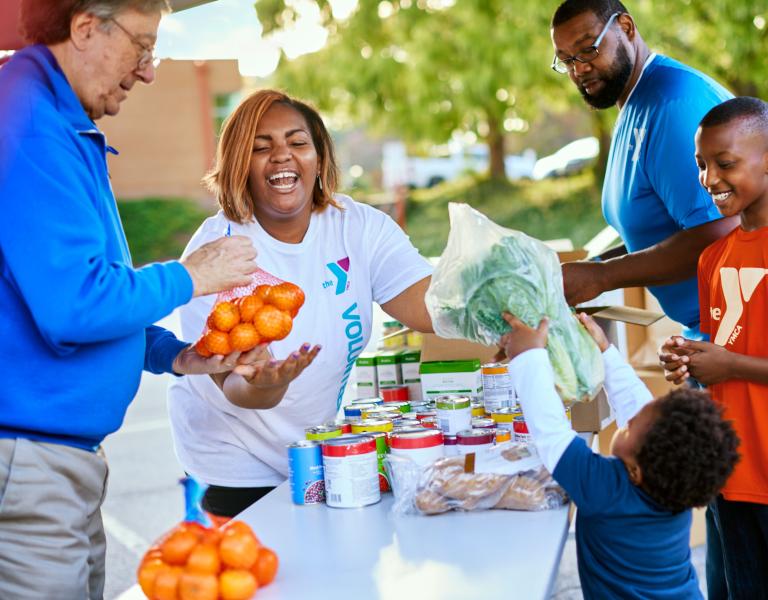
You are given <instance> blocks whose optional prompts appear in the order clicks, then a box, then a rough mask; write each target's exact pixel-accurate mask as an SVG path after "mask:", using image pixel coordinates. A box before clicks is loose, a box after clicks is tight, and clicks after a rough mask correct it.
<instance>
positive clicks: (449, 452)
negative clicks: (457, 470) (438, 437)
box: [443, 433, 459, 456]
mask: <svg viewBox="0 0 768 600" xmlns="http://www.w3.org/2000/svg"><path fill="white" fill-rule="evenodd" d="M443 452H445V455H446V456H457V455H458V454H459V440H458V438H457V437H456V436H455V435H451V434H450V433H443Z"/></svg>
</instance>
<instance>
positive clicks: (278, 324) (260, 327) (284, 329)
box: [253, 305, 293, 341]
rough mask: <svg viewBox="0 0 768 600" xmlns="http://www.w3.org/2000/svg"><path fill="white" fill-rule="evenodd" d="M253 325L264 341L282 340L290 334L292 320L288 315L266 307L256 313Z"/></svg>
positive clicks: (271, 307)
mask: <svg viewBox="0 0 768 600" xmlns="http://www.w3.org/2000/svg"><path fill="white" fill-rule="evenodd" d="M253 324H254V326H255V327H256V331H258V332H259V335H260V336H261V337H262V338H263V339H264V340H269V341H272V340H282V339H283V338H284V337H285V336H287V335H288V334H289V333H290V332H291V328H292V327H293V319H291V317H290V315H288V313H285V312H283V311H282V310H280V309H278V308H275V307H274V306H269V305H267V306H263V307H261V308H260V309H259V310H258V311H257V312H256V316H255V317H254V318H253Z"/></svg>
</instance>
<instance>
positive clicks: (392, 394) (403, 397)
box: [379, 385, 410, 402]
mask: <svg viewBox="0 0 768 600" xmlns="http://www.w3.org/2000/svg"><path fill="white" fill-rule="evenodd" d="M379 394H380V395H381V399H382V400H384V402H407V401H408V399H409V398H410V395H409V394H408V386H407V385H393V386H391V387H384V388H381V389H380V390H379Z"/></svg>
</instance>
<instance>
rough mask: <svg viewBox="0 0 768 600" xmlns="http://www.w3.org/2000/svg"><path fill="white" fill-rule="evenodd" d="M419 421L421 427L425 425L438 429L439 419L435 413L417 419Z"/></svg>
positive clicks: (428, 427)
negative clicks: (432, 415) (431, 415)
mask: <svg viewBox="0 0 768 600" xmlns="http://www.w3.org/2000/svg"><path fill="white" fill-rule="evenodd" d="M419 423H421V426H422V427H426V428H427V429H440V421H438V419H437V415H435V416H434V417H424V418H423V419H419Z"/></svg>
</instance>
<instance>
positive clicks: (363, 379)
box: [355, 353, 379, 398]
mask: <svg viewBox="0 0 768 600" xmlns="http://www.w3.org/2000/svg"><path fill="white" fill-rule="evenodd" d="M355 378H356V380H357V397H358V398H373V397H374V396H378V395H379V379H378V377H377V376H376V355H375V354H373V353H363V354H361V355H360V356H358V357H357V360H356V361H355Z"/></svg>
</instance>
